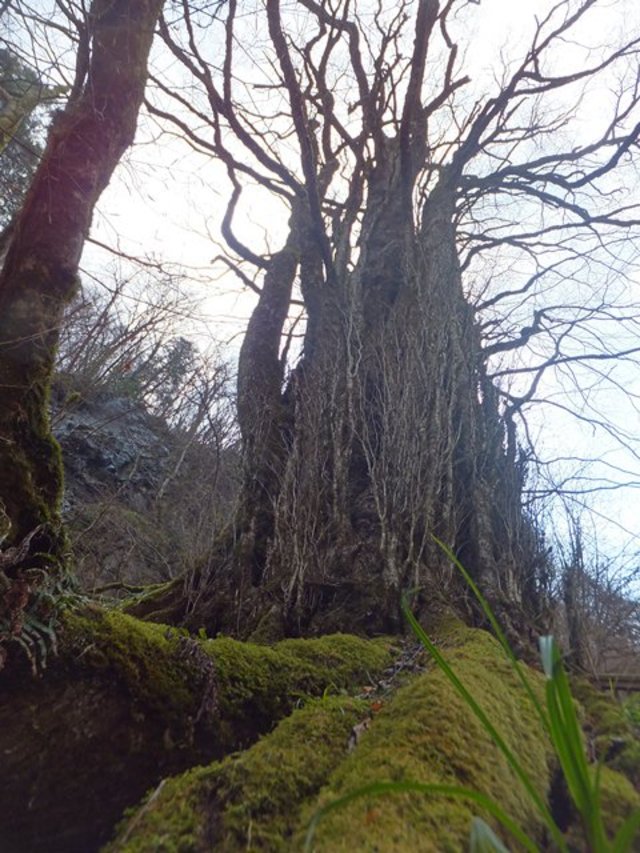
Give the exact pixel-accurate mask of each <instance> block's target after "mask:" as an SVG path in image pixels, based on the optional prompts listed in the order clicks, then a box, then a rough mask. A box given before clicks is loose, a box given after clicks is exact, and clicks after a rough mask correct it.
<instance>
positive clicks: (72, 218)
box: [0, 0, 163, 641]
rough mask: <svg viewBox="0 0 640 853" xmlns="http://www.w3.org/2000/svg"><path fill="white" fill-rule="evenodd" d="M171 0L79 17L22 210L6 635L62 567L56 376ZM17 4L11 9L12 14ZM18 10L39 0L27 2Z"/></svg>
mask: <svg viewBox="0 0 640 853" xmlns="http://www.w3.org/2000/svg"><path fill="white" fill-rule="evenodd" d="M162 5H163V4H162V0H139V2H136V3H132V2H130V0H94V2H93V3H92V4H91V7H90V9H89V10H88V11H87V13H86V15H85V16H84V18H83V19H75V21H74V16H73V15H72V14H71V12H69V14H70V22H69V25H70V26H71V25H72V24H73V23H74V22H75V24H77V25H78V28H79V29H78V32H77V38H78V52H77V57H78V58H77V66H76V73H75V81H74V85H73V88H72V91H71V93H70V96H69V100H68V102H67V105H66V106H65V108H64V109H63V110H61V111H60V112H59V113H58V115H57V116H56V118H55V120H54V122H53V125H52V127H51V130H50V133H49V139H48V142H47V146H46V149H45V151H44V154H43V156H42V160H41V163H40V166H39V169H38V171H37V173H36V175H35V177H34V179H33V182H32V184H31V187H30V189H29V192H28V194H27V196H26V199H25V201H24V204H23V206H22V208H21V210H20V212H19V214H18V215H17V218H16V220H15V225H14V228H13V233H12V237H11V239H10V242H9V245H8V249H7V252H6V257H5V259H4V263H3V266H2V270H1V271H0V387H1V388H2V406H1V407H0V520H1V523H2V529H1V539H0V542H1V543H2V545H3V546H4V547H5V550H4V551H3V552H2V553H0V587H1V589H2V598H1V599H0V641H4V640H7V639H10V638H12V637H13V636H16V637H18V636H19V635H20V633H21V631H22V629H23V617H24V612H25V609H26V608H27V606H28V605H29V602H30V600H31V596H32V593H33V592H34V591H35V590H37V589H39V588H42V586H43V583H45V582H46V581H47V578H48V577H49V576H53V577H55V576H56V574H59V573H60V568H61V565H62V563H63V559H62V558H63V556H64V549H65V540H64V535H63V533H62V530H61V524H60V501H61V496H62V467H61V461H60V452H59V448H58V446H57V444H56V442H55V441H54V439H53V437H52V435H51V429H50V424H49V413H48V404H49V385H50V379H51V374H52V370H53V364H54V359H55V353H56V344H57V340H58V330H59V327H60V322H61V320H62V316H63V312H64V308H65V305H66V304H67V302H68V301H69V300H70V299H71V297H72V295H73V293H74V292H75V290H76V286H77V272H78V263H79V260H80V254H81V251H82V247H83V243H84V240H85V237H86V236H87V233H88V230H89V226H90V223H91V215H92V212H93V208H94V206H95V204H96V202H97V200H98V198H99V196H100V194H101V193H102V191H103V190H104V188H105V187H106V186H107V184H108V182H109V179H110V178H111V175H112V172H113V170H114V168H115V166H116V165H117V163H118V161H119V159H120V157H121V155H122V153H123V152H124V151H125V149H126V148H127V147H128V146H129V145H130V144H131V143H132V142H133V137H134V133H135V129H136V122H137V117H138V112H139V108H140V105H141V103H142V99H143V96H144V90H145V84H146V79H147V60H148V56H149V51H150V48H151V43H152V39H153V33H154V29H155V24H156V21H157V19H158V15H159V14H160V11H161V8H162ZM6 6H7V4H5V9H4V13H5V14H6ZM16 13H21V14H26V15H27V16H28V13H29V10H28V9H25V8H24V7H23V5H22V4H17V6H16Z"/></svg>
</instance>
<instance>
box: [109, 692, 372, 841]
mask: <svg viewBox="0 0 640 853" xmlns="http://www.w3.org/2000/svg"><path fill="white" fill-rule="evenodd" d="M366 713H367V703H366V702H365V701H363V700H357V699H349V698H346V697H327V698H324V699H320V700H315V701H311V702H309V703H308V704H306V705H305V706H304V707H303V708H300V709H298V710H296V711H294V712H293V714H292V715H291V716H290V717H288V718H287V719H286V720H283V721H282V722H281V723H280V724H279V725H278V726H277V728H276V729H275V730H274V731H273V732H272V733H271V734H269V735H266V736H265V737H263V738H262V739H261V740H259V741H258V743H256V744H255V745H254V746H252V747H251V748H250V749H248V750H247V751H246V752H244V753H242V754H241V755H233V756H230V757H229V758H226V759H225V760H224V761H222V762H216V763H214V764H212V765H210V766H209V767H202V768H197V769H195V770H191V771H189V772H187V773H185V774H183V775H182V776H179V777H176V778H173V779H169V780H167V781H166V782H165V783H164V785H163V786H162V788H161V789H159V790H157V791H155V792H152V793H151V795H150V796H149V797H148V799H147V800H146V802H145V803H143V804H142V806H141V807H140V809H139V810H138V811H137V812H134V814H133V816H132V817H131V819H129V820H127V821H125V822H124V824H123V826H122V827H121V830H120V832H119V834H118V836H117V838H116V841H115V842H114V843H113V844H112V845H109V846H108V847H107V848H106V850H107V851H109V853H116V851H117V853H155V851H161V853H187V851H202V853H205V851H210V850H226V851H234V850H237V851H240V850H242V851H244V850H274V851H275V850H285V849H288V848H289V846H290V842H291V837H292V835H293V833H294V831H295V830H296V828H297V825H298V823H299V813H300V808H301V806H302V805H303V804H304V803H305V802H308V801H309V799H310V798H311V797H313V796H314V795H315V794H317V793H318V791H319V790H320V788H321V786H322V785H323V784H324V783H325V782H326V781H327V778H328V776H329V773H330V772H331V771H332V770H333V769H334V768H335V767H336V766H337V765H338V763H339V762H340V761H341V760H342V759H343V758H344V757H345V755H346V753H347V746H348V742H349V734H350V732H351V730H352V728H353V726H354V725H355V724H356V723H357V722H358V720H360V719H362V718H363V717H365V716H366ZM105 853H106V851H105Z"/></svg>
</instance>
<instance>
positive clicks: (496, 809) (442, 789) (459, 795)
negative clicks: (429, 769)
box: [304, 781, 538, 853]
mask: <svg viewBox="0 0 640 853" xmlns="http://www.w3.org/2000/svg"><path fill="white" fill-rule="evenodd" d="M409 793H418V794H427V795H430V796H442V797H454V798H456V799H462V800H467V801H468V802H472V803H475V804H476V805H477V806H479V807H480V808H482V809H484V810H485V811H487V812H489V814H491V815H492V816H493V817H495V819H496V820H497V821H499V822H500V823H501V824H502V826H504V828H505V829H506V830H507V832H508V833H509V834H510V835H511V836H512V838H513V839H514V840H515V841H517V842H518V843H519V844H521V845H522V847H523V848H524V849H525V850H527V851H530V853H538V846H537V844H535V843H534V842H533V841H532V840H531V839H530V838H529V836H528V835H527V834H526V833H524V832H523V831H522V830H521V829H520V827H519V826H518V825H517V823H515V821H513V820H512V819H511V818H510V817H509V816H508V815H507V814H506V813H505V812H504V811H503V810H502V809H501V808H500V806H499V805H497V803H495V802H494V801H493V800H492V799H491V798H490V797H487V796H485V795H484V794H481V793H480V792H478V791H473V790H471V789H470V788H462V787H460V786H457V785H439V784H429V783H423V782H410V781H405V782H372V783H371V784H370V785H364V786H363V787H362V788H357V789H356V790H355V791H349V793H348V794H345V795H344V796H342V797H339V798H338V799H336V800H332V801H331V802H330V803H327V805H326V806H323V807H322V808H320V809H318V811H317V812H316V813H315V815H314V816H313V818H312V820H311V822H310V823H309V826H308V828H307V834H306V838H305V842H304V849H305V851H310V850H311V844H312V842H313V837H314V835H315V832H316V828H317V826H318V823H319V822H320V821H321V820H322V819H323V818H324V817H325V816H326V815H328V814H329V813H330V812H333V811H336V810H338V809H341V808H344V807H345V806H347V805H348V804H349V803H352V802H353V801H354V800H358V799H361V798H362V797H379V796H381V795H384V794H409Z"/></svg>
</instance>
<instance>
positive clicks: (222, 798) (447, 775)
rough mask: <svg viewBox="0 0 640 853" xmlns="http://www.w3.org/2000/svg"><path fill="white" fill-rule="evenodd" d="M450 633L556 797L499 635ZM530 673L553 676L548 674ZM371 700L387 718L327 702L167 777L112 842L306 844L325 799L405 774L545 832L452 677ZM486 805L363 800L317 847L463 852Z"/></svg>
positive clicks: (522, 754)
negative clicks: (480, 796) (473, 793)
mask: <svg viewBox="0 0 640 853" xmlns="http://www.w3.org/2000/svg"><path fill="white" fill-rule="evenodd" d="M447 636H448V639H447V641H446V642H447V645H448V648H447V657H448V659H449V661H450V662H451V663H452V664H453V666H454V667H455V669H456V672H457V673H458V674H459V676H460V677H461V678H462V679H463V680H464V681H465V683H466V684H467V685H468V687H469V688H470V689H471V690H472V692H473V693H474V695H475V696H476V698H477V699H478V701H479V702H480V704H481V705H482V706H483V707H484V709H485V710H486V711H487V713H488V714H489V715H490V716H491V719H492V720H493V721H494V722H495V723H496V724H497V726H498V728H499V729H500V731H501V732H502V734H503V736H504V737H505V739H506V740H507V742H508V743H509V745H510V746H511V748H512V749H513V750H514V752H515V753H516V754H517V755H518V757H519V758H520V761H521V762H522V764H523V766H524V767H525V769H526V770H527V772H528V773H529V774H530V775H531V776H532V777H533V778H534V779H535V780H536V783H537V786H538V788H539V790H540V791H541V793H542V794H543V796H544V795H545V794H546V792H547V790H548V787H549V782H550V751H549V747H548V745H547V744H546V742H545V741H544V739H543V738H541V736H540V734H539V725H538V721H537V717H535V715H534V712H533V710H532V709H531V708H530V705H529V702H528V699H527V697H526V695H525V694H524V691H523V690H522V688H521V686H520V683H519V682H518V681H517V678H516V677H515V676H514V674H513V672H512V670H511V667H510V665H509V663H508V662H507V661H505V659H504V655H503V653H502V651H501V649H500V648H499V646H498V644H497V643H496V642H495V641H494V640H493V639H492V638H491V637H490V636H489V635H488V634H486V633H485V632H482V631H470V630H467V629H463V628H460V627H459V626H457V627H456V628H455V630H453V631H451V630H449V631H448V635H447ZM531 676H532V678H533V679H534V680H538V683H541V681H542V677H541V676H539V675H537V674H535V673H532V674H531ZM371 707H372V708H373V711H375V713H373V712H371V713H370V714H369V715H368V710H367V706H366V705H365V704H364V703H363V702H362V701H357V702H354V701H353V700H345V699H341V698H339V697H338V698H333V699H329V700H327V699H325V700H322V701H319V702H314V703H312V704H309V705H307V706H305V707H304V708H303V709H301V710H299V711H296V712H294V713H293V714H292V715H291V717H290V718H288V719H286V720H284V721H283V722H282V723H280V725H279V726H278V728H277V729H276V730H275V731H274V732H273V733H271V734H269V735H267V736H265V737H264V738H263V739H261V740H260V741H259V742H258V743H257V744H255V745H254V746H253V747H252V748H251V749H249V750H248V751H247V752H246V753H244V754H243V755H240V756H233V757H231V758H228V759H226V760H225V761H223V762H221V763H215V764H213V765H210V766H209V767H206V768H199V769H197V770H194V771H191V772H189V773H187V774H184V775H183V776H181V777H179V778H177V779H172V780H168V781H167V782H166V783H165V785H164V786H163V788H162V790H161V791H160V792H157V793H156V794H151V796H150V799H148V800H147V802H146V803H145V804H143V805H142V806H141V807H140V809H139V810H138V811H137V812H136V813H134V814H133V816H132V818H131V819H130V820H129V821H128V822H127V823H126V824H125V825H124V826H123V828H122V831H121V833H120V835H119V837H118V842H116V843H115V844H114V846H113V847H111V848H109V849H110V851H116V850H118V851H121V850H122V851H127V853H147V851H148V853H151V851H152V850H160V851H164V853H183V852H184V853H186V851H198V853H200V851H205V850H225V851H236V850H237V851H240V850H256V851H257V850H265V851H267V850H268V851H281V850H300V849H302V846H303V841H304V835H305V831H306V826H307V825H308V823H309V821H310V819H311V818H312V816H313V815H314V813H315V812H316V810H317V809H318V808H319V807H320V806H322V805H324V804H326V803H329V802H331V801H333V800H335V799H336V798H338V797H340V796H341V795H343V794H346V793H348V792H350V791H352V790H354V789H356V788H359V787H361V786H362V785H364V784H367V783H369V782H380V781H398V780H403V779H406V780H412V781H420V782H445V783H449V784H462V785H465V786H469V787H471V788H475V789H477V790H479V791H483V792H485V793H487V794H489V795H491V796H493V797H494V798H496V799H497V800H498V801H499V802H500V804H501V805H502V806H503V808H504V809H505V810H506V811H507V812H508V813H509V814H510V815H511V816H512V817H513V818H514V819H515V820H516V821H517V822H518V823H520V824H521V825H522V826H523V827H526V828H527V829H528V830H529V831H530V832H532V833H533V834H534V835H537V836H538V837H539V838H541V839H542V837H543V833H542V829H541V825H540V822H539V820H538V817H537V815H536V813H535V811H534V807H533V806H532V805H531V803H530V802H529V799H528V797H527V795H526V793H525V792H524V791H523V790H522V788H521V786H520V785H519V783H518V782H517V780H516V779H515V778H514V775H513V774H512V772H511V771H510V769H509V768H508V766H507V764H506V762H505V761H504V759H503V758H502V756H501V755H500V754H499V753H498V751H497V749H496V748H495V747H494V745H493V744H492V743H491V741H490V739H489V737H488V736H487V735H486V734H485V733H484V731H483V730H482V727H481V726H480V725H479V724H478V723H477V721H476V720H475V718H474V717H473V715H472V713H471V712H470V711H469V710H468V709H467V707H466V706H465V705H464V703H463V702H462V701H461V700H460V699H459V698H458V696H457V694H455V692H454V691H453V689H452V688H451V687H450V685H449V683H448V682H447V681H446V679H445V678H444V677H443V676H442V675H441V674H440V672H438V671H432V672H429V673H427V674H425V675H421V676H418V677H414V678H413V679H412V680H411V681H410V682H409V683H407V684H406V685H405V686H403V687H400V688H399V689H398V690H397V691H396V692H395V694H393V695H392V697H391V698H390V699H388V700H382V701H380V700H376V701H374V703H373V705H372V706H371ZM363 719H367V720H368V722H369V725H368V727H367V728H366V729H364V728H363V729H362V730H363V731H364V733H363V734H362V735H361V737H360V738H359V739H358V742H357V745H356V746H355V748H354V749H353V750H352V751H350V752H349V751H347V749H346V746H347V741H348V738H349V733H350V732H351V731H352V727H353V725H354V723H357V722H361V721H362V720H363ZM475 812H476V810H475V809H474V808H473V807H472V806H467V805H466V804H464V803H460V801H456V802H453V801H451V800H446V799H443V798H438V799H435V798H429V799H428V798H426V797H424V796H414V795H406V794H402V795H388V796H385V797H379V798H369V799H362V800H358V801H355V802H353V803H352V804H351V805H349V806H347V807H346V808H344V809H343V810H340V811H336V812H333V813H331V814H330V815H328V816H327V817H326V818H325V819H324V820H322V821H321V822H320V824H319V827H318V831H317V835H316V838H315V841H314V850H327V851H341V850H349V851H352V850H370V851H372V850H384V851H385V853H386V851H394V850H398V851H410V850H434V851H439V853H440V851H445V850H452V851H454V850H455V851H459V850H463V849H465V848H466V845H467V842H468V837H469V828H470V823H471V818H472V816H473V814H474V813H475Z"/></svg>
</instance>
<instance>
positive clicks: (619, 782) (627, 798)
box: [600, 767, 640, 837]
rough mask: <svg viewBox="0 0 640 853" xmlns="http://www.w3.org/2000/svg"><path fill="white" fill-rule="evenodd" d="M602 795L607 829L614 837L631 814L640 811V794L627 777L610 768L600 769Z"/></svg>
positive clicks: (610, 835)
mask: <svg viewBox="0 0 640 853" xmlns="http://www.w3.org/2000/svg"><path fill="white" fill-rule="evenodd" d="M600 793H601V797H602V813H603V816H604V822H605V828H606V830H607V834H608V835H609V837H612V836H613V835H614V834H615V832H616V830H617V829H619V828H620V826H621V825H622V823H624V820H625V819H626V818H628V817H629V815H630V814H631V812H633V811H634V810H637V809H640V794H639V793H638V791H636V790H635V788H634V787H633V785H632V784H631V782H630V781H629V779H627V778H626V776H623V775H622V773H618V772H616V771H615V770H612V769H610V768H609V767H601V768H600Z"/></svg>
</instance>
